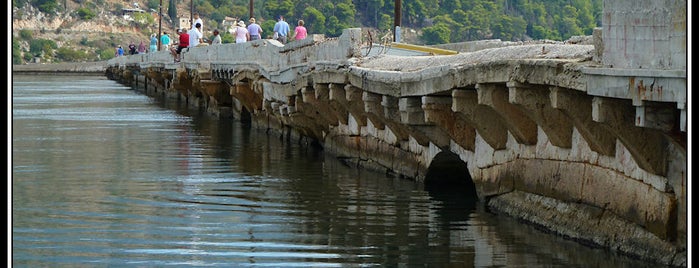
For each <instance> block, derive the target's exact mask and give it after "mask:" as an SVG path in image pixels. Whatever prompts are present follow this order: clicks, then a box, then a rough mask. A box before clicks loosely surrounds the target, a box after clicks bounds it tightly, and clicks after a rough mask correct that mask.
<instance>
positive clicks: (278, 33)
mask: <svg viewBox="0 0 699 268" xmlns="http://www.w3.org/2000/svg"><path fill="white" fill-rule="evenodd" d="M289 31H290V30H289V24H288V23H286V21H284V17H283V16H281V15H280V16H279V21H277V23H276V24H274V36H275V39H277V41H279V42H280V43H282V44H286V37H287V36H289Z"/></svg>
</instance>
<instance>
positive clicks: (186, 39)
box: [115, 13, 308, 62]
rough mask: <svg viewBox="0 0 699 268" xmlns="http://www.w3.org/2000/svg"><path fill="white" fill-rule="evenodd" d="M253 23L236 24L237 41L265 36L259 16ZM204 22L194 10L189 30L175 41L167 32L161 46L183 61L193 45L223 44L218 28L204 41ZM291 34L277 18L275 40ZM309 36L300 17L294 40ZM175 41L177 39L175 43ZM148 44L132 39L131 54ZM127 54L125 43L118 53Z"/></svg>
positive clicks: (284, 40)
mask: <svg viewBox="0 0 699 268" xmlns="http://www.w3.org/2000/svg"><path fill="white" fill-rule="evenodd" d="M249 22H250V24H249V25H247V26H246V25H245V22H244V21H243V20H240V21H238V22H237V23H236V24H235V27H234V28H233V29H232V31H231V33H232V34H233V35H234V36H235V42H236V43H244V42H247V41H253V40H259V39H262V33H263V30H262V27H260V25H259V24H257V22H256V21H255V18H250V20H249ZM203 27H204V22H203V21H202V19H201V18H200V17H199V13H194V14H193V23H192V28H191V29H189V30H187V29H186V28H182V29H178V30H177V34H178V36H179V37H178V38H177V39H176V40H171V39H170V36H169V35H168V33H167V32H163V35H162V36H161V37H160V44H161V49H160V50H162V51H165V50H169V51H170V53H171V54H172V56H173V58H174V61H175V62H179V61H180V55H181V54H182V50H183V49H186V48H192V47H197V46H201V45H209V44H211V45H218V44H221V43H222V40H221V35H220V32H219V31H218V29H216V30H214V31H213V34H214V36H213V38H212V40H211V41H210V42H205V41H204V40H205V39H204V34H203V33H204V31H203ZM290 33H291V29H290V27H289V24H288V23H287V22H286V21H285V20H284V17H283V16H279V17H277V22H276V23H275V24H274V33H273V36H272V39H275V40H277V41H279V42H280V43H282V44H286V43H287V41H288V40H287V37H289V35H290ZM307 35H308V31H307V29H306V27H305V26H304V21H303V20H299V21H298V22H297V25H296V27H294V32H293V39H294V40H301V39H304V38H306V36H307ZM173 41H174V42H173ZM157 47H158V38H157V35H156V34H151V36H150V47H149V50H150V51H151V52H155V51H158V49H157ZM146 52H147V50H146V47H145V44H144V43H143V41H141V43H140V44H139V45H138V47H136V45H134V44H133V42H131V44H130V45H129V53H130V54H132V55H133V54H142V53H146ZM123 55H124V50H123V48H122V47H121V46H119V47H118V48H117V51H116V54H115V56H123Z"/></svg>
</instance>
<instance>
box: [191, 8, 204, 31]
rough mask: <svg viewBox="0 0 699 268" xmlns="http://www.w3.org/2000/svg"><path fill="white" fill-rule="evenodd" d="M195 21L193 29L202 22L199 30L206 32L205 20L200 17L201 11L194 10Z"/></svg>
mask: <svg viewBox="0 0 699 268" xmlns="http://www.w3.org/2000/svg"><path fill="white" fill-rule="evenodd" d="M192 16H193V19H194V21H193V22H192V29H194V26H195V25H197V23H199V24H201V28H199V32H202V33H203V32H204V21H202V20H201V18H200V17H199V12H194V14H192Z"/></svg>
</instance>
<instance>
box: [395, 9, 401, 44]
mask: <svg viewBox="0 0 699 268" xmlns="http://www.w3.org/2000/svg"><path fill="white" fill-rule="evenodd" d="M400 10H401V0H396V3H395V7H394V10H393V13H395V18H394V20H393V26H394V27H393V28H394V29H395V30H394V31H393V42H400V16H401V13H400Z"/></svg>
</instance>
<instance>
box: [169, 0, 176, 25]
mask: <svg viewBox="0 0 699 268" xmlns="http://www.w3.org/2000/svg"><path fill="white" fill-rule="evenodd" d="M167 15H168V16H169V17H170V19H171V20H172V21H173V22H175V21H177V5H176V4H175V0H170V1H169V2H168V4H167Z"/></svg>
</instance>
